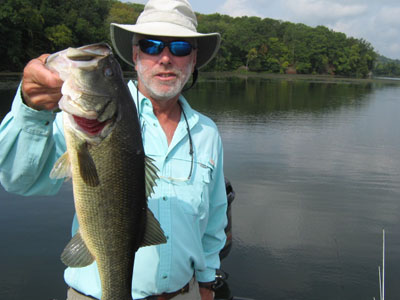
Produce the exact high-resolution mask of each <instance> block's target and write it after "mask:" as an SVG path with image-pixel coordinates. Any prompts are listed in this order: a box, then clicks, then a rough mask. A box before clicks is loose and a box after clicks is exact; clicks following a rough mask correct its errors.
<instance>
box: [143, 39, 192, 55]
mask: <svg viewBox="0 0 400 300" xmlns="http://www.w3.org/2000/svg"><path fill="white" fill-rule="evenodd" d="M143 43H153V46H150V47H147V48H145V45H141V44H143ZM157 43H159V44H158V45H157ZM173 43H187V44H188V45H189V46H190V51H189V52H188V53H187V54H183V55H179V54H177V53H176V51H175V50H173V49H174V48H173V47H171V44H173ZM137 45H138V46H139V48H140V51H142V52H143V53H146V54H148V55H153V56H156V55H159V54H160V53H161V52H163V50H164V49H165V47H168V50H169V52H171V54H172V55H174V56H177V57H184V56H188V55H190V53H192V51H193V50H194V49H196V47H195V46H193V45H192V44H191V43H190V42H188V41H185V40H174V41H169V42H164V41H161V40H157V39H141V40H139V41H138V43H137ZM172 46H173V45H172ZM151 47H154V48H156V49H157V50H158V53H148V52H147V51H146V49H148V48H151ZM174 52H175V53H174Z"/></svg>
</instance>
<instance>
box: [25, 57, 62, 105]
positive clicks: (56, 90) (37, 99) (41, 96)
mask: <svg viewBox="0 0 400 300" xmlns="http://www.w3.org/2000/svg"><path fill="white" fill-rule="evenodd" d="M48 56H49V54H43V55H41V56H39V57H38V58H35V59H32V60H31V61H30V62H29V63H28V64H27V65H26V66H25V69H24V75H23V78H22V95H23V98H24V102H25V104H26V105H28V106H29V107H31V108H33V109H36V110H54V109H56V108H57V107H58V101H59V100H60V98H61V86H62V84H63V81H62V80H61V79H60V77H59V76H58V74H57V73H55V72H52V71H50V70H49V69H48V68H46V66H45V62H46V58H47V57H48Z"/></svg>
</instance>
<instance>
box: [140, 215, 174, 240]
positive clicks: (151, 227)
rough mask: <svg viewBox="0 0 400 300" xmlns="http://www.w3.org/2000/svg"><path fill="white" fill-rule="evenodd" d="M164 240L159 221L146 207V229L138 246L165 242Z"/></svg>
mask: <svg viewBox="0 0 400 300" xmlns="http://www.w3.org/2000/svg"><path fill="white" fill-rule="evenodd" d="M166 242H167V238H166V237H165V235H164V231H163V230H162V229H161V225H160V223H159V222H158V220H157V219H156V217H155V216H154V215H153V213H152V212H151V210H150V209H147V220H146V229H145V233H144V238H143V242H142V244H141V245H140V247H145V246H152V245H159V244H165V243H166Z"/></svg>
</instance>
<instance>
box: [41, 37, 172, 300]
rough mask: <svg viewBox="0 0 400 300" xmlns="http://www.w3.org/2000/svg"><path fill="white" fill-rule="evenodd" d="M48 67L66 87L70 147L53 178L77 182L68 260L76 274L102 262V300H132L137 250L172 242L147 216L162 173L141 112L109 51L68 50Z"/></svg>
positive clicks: (94, 48) (106, 48) (65, 257)
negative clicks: (147, 144)
mask: <svg viewBox="0 0 400 300" xmlns="http://www.w3.org/2000/svg"><path fill="white" fill-rule="evenodd" d="M46 65H47V66H48V68H49V69H51V70H55V71H57V72H58V73H59V75H60V77H61V79H62V80H63V81H64V84H63V86H62V91H61V92H62V94H63V96H62V98H61V100H60V102H59V107H60V109H61V110H62V111H63V125H64V135H65V139H66V145H67V152H66V153H65V154H64V155H63V156H61V157H60V159H59V160H58V161H57V162H56V164H55V165H54V168H53V170H52V172H51V174H50V176H51V177H52V178H64V177H68V176H71V177H72V184H73V193H74V203H75V210H76V214H77V218H78V222H79V231H78V233H77V234H76V235H75V236H74V237H73V238H72V240H71V242H70V243H69V244H68V245H67V246H66V248H65V250H64V252H63V253H62V255H61V259H62V261H63V262H64V263H65V264H66V265H68V266H70V267H84V266H87V265H89V264H91V263H93V261H96V263H97V266H98V270H99V275H100V280H101V292H102V296H101V299H102V300H111V299H112V300H115V299H118V300H126V299H129V300H131V299H132V296H131V285H132V273H133V264H134V258H135V252H136V250H137V249H138V248H139V247H141V246H147V245H156V244H160V243H165V242H166V239H165V236H164V234H163V231H162V229H161V228H160V224H159V223H158V221H157V220H156V219H155V217H154V216H153V214H152V213H151V212H150V211H149V209H148V208H147V197H148V196H149V195H150V194H151V192H152V191H153V186H154V184H155V180H156V179H157V175H156V174H157V169H156V168H155V167H154V165H153V164H152V161H151V159H150V158H148V157H146V156H145V153H144V150H143V143H142V136H141V128H140V124H139V120H138V114H137V111H136V107H135V105H134V103H133V100H132V97H131V94H130V92H129V90H128V88H127V86H126V84H125V82H124V79H123V76H122V72H121V68H120V66H119V64H118V62H117V61H116V59H115V58H114V56H113V55H112V52H111V49H110V47H109V46H108V45H106V44H95V45H88V46H83V47H80V48H76V49H75V48H69V49H66V50H64V51H61V52H58V53H55V54H52V55H51V56H49V57H48V58H47V62H46Z"/></svg>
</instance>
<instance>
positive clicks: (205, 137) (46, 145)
mask: <svg viewBox="0 0 400 300" xmlns="http://www.w3.org/2000/svg"><path fill="white" fill-rule="evenodd" d="M128 87H129V89H130V91H131V93H132V96H133V98H134V100H135V103H138V106H139V112H140V121H141V124H142V127H143V141H144V149H145V152H146V155H148V156H150V157H152V158H153V159H155V164H156V166H157V167H158V169H159V170H160V171H159V174H158V175H159V177H160V179H159V180H157V186H156V187H155V190H154V194H153V195H152V197H151V198H150V199H149V200H148V205H149V208H150V209H151V210H152V211H153V213H154V215H155V216H156V218H157V219H158V220H159V221H160V224H161V227H162V229H163V230H164V233H165V235H166V237H167V243H166V244H163V245H158V246H150V247H143V248H140V249H139V250H138V251H137V253H136V257H135V266H134V275H133V288H132V296H133V298H134V299H139V298H144V297H146V296H148V295H154V294H161V293H163V292H174V291H176V290H178V289H180V288H182V287H183V286H184V285H185V284H186V283H188V282H189V281H190V279H191V278H192V277H193V274H195V276H196V279H197V280H198V281H200V282H209V281H213V280H214V279H215V270H216V269H218V268H219V266H220V261H219V251H220V250H221V249H222V248H223V246H224V245H225V233H224V228H225V226H226V223H227V221H226V209H227V198H226V191H225V183H224V175H223V150H222V143H221V138H220V136H219V133H218V130H217V128H216V125H215V124H214V122H213V121H211V120H210V119H209V118H207V117H206V116H204V115H202V114H200V113H198V112H196V111H195V110H193V109H192V108H191V107H190V105H189V104H188V103H187V101H186V100H185V98H184V97H183V96H181V97H180V99H179V100H180V102H181V104H182V108H183V111H184V113H185V115H186V117H187V121H188V124H189V128H190V133H191V136H192V141H193V150H194V154H193V155H194V163H193V169H192V175H191V178H190V180H187V178H188V176H189V173H190V169H191V155H190V154H189V150H190V146H189V145H190V143H189V136H188V132H187V129H186V122H185V119H184V116H183V114H181V120H180V122H179V124H178V127H177V128H176V130H175V133H174V136H173V139H172V141H171V143H170V145H168V142H167V138H166V136H165V133H164V131H163V129H162V128H161V126H160V123H159V122H158V119H157V118H156V116H155V115H154V113H153V107H152V104H151V101H150V100H149V99H147V98H145V97H144V96H143V95H142V94H140V93H137V91H136V87H135V85H134V84H133V83H132V82H129V84H128ZM137 94H138V95H139V99H138V101H137V100H136V95H137ZM0 149H1V151H0V181H1V183H2V185H3V186H4V188H5V189H6V190H7V191H10V192H14V193H18V194H22V195H37V194H45V195H52V194H55V193H57V191H58V190H59V188H60V187H61V185H62V180H51V179H50V178H49V173H50V170H51V169H52V167H53V164H54V163H55V161H56V160H57V158H58V157H59V156H61V155H62V153H64V152H65V150H66V145H65V140H64V137H63V130H62V117H61V114H57V115H56V114H54V113H51V112H44V111H41V112H39V111H35V110H33V109H31V108H29V107H27V106H26V105H24V104H23V103H22V100H21V97H20V89H18V91H17V94H16V97H15V99H14V102H13V106H12V109H11V112H10V113H9V114H8V115H7V116H6V117H5V118H4V120H3V122H2V124H1V127H0ZM77 227H78V225H77V222H76V220H74V224H73V228H72V231H73V233H74V232H75V231H76V230H77ZM64 278H65V281H66V283H67V284H68V285H69V286H71V287H73V288H75V289H76V290H78V291H80V292H82V293H84V294H86V295H90V296H93V297H96V298H98V299H99V298H100V297H101V287H100V279H99V275H98V271H97V266H96V263H93V264H92V265H90V266H88V267H85V268H67V269H66V270H65V274H64Z"/></svg>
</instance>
